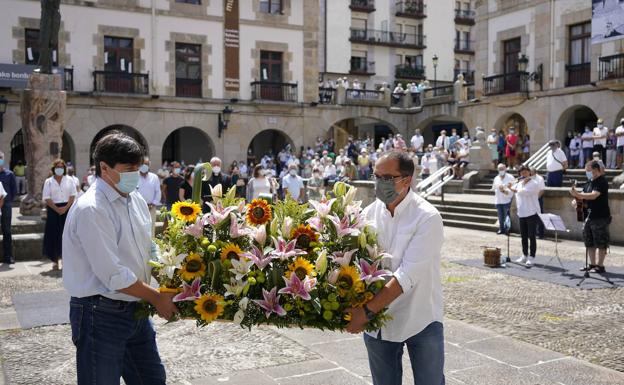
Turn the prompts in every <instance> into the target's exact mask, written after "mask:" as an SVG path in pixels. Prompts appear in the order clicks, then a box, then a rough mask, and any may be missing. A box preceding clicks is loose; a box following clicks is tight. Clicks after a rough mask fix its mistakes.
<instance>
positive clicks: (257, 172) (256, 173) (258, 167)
mask: <svg viewBox="0 0 624 385" xmlns="http://www.w3.org/2000/svg"><path fill="white" fill-rule="evenodd" d="M260 170H262V165H261V164H257V165H256V167H254V169H253V177H254V178H258V177H259V176H260Z"/></svg>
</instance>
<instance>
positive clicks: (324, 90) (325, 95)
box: [319, 87, 336, 104]
mask: <svg viewBox="0 0 624 385" xmlns="http://www.w3.org/2000/svg"><path fill="white" fill-rule="evenodd" d="M319 103H321V104H336V89H335V88H331V87H319Z"/></svg>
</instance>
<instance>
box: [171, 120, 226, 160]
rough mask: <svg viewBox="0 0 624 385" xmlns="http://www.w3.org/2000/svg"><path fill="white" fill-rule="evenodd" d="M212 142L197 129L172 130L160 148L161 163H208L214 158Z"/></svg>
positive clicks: (186, 127)
mask: <svg viewBox="0 0 624 385" xmlns="http://www.w3.org/2000/svg"><path fill="white" fill-rule="evenodd" d="M215 154H216V153H215V146H214V142H213V141H212V139H211V138H210V136H209V135H208V134H206V133H205V132H204V131H202V130H201V129H199V128H197V127H192V126H184V127H180V128H177V129H175V130H173V131H172V132H171V133H170V134H169V135H168V136H167V138H166V139H165V141H164V143H163V146H162V162H165V161H167V162H171V161H174V160H177V161H179V162H182V161H184V163H186V164H195V163H197V162H208V161H210V158H212V157H213V156H215Z"/></svg>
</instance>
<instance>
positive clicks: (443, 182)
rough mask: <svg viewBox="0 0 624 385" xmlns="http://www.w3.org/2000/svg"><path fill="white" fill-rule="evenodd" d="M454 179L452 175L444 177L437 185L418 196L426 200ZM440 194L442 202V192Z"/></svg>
mask: <svg viewBox="0 0 624 385" xmlns="http://www.w3.org/2000/svg"><path fill="white" fill-rule="evenodd" d="M454 178H455V176H454V175H453V174H452V173H451V174H450V175H447V176H445V177H444V178H443V179H442V180H439V181H438V183H436V184H434V185H433V186H431V187H429V188H428V189H427V190H426V191H425V192H424V193H421V194H420V196H421V197H423V198H425V199H426V198H428V197H429V195H431V194H434V193H435V192H436V191H438V190H440V189H442V188H443V187H444V186H445V185H446V184H447V183H449V182H450V181H452V180H453V179H454ZM442 194H443V197H442V199H443V200H444V191H442Z"/></svg>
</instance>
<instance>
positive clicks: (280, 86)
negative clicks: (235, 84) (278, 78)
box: [251, 81, 298, 102]
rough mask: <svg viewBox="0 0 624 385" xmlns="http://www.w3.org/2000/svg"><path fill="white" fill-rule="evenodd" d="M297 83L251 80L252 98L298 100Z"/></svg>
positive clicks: (283, 100)
mask: <svg viewBox="0 0 624 385" xmlns="http://www.w3.org/2000/svg"><path fill="white" fill-rule="evenodd" d="M297 94H298V93H297V83H276V82H266V81H255V82H251V99H252V100H273V101H281V102H297Z"/></svg>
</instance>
